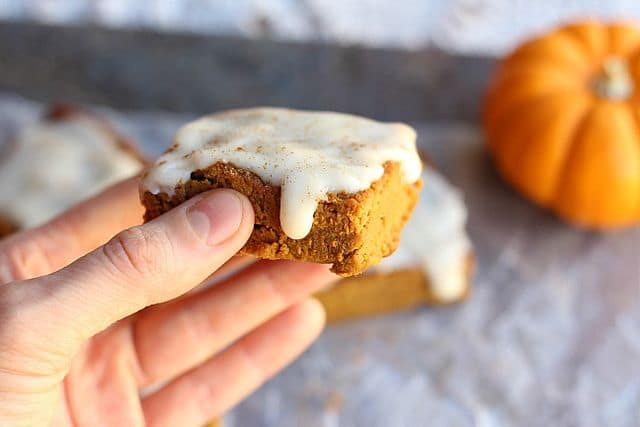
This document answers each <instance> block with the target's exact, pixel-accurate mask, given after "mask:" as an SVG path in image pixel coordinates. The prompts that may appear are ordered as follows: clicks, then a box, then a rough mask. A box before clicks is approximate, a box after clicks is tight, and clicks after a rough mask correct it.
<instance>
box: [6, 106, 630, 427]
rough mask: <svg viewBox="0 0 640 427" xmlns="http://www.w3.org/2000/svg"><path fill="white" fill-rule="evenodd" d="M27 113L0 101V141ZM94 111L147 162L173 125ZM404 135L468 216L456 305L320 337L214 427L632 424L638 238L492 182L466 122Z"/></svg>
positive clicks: (166, 119) (32, 115)
mask: <svg viewBox="0 0 640 427" xmlns="http://www.w3.org/2000/svg"><path fill="white" fill-rule="evenodd" d="M39 109H40V108H39V106H38V105H36V104H34V103H30V102H27V101H24V100H21V99H19V98H15V97H11V96H3V97H0V132H1V133H0V135H2V137H3V138H4V137H6V136H7V135H8V134H10V133H11V132H12V131H15V129H17V128H18V127H19V126H21V125H23V124H25V123H28V122H29V121H31V120H35V119H36V117H37V114H38V112H39ZM104 112H105V113H106V114H107V116H108V117H109V118H111V119H112V120H114V121H115V122H116V124H117V125H118V126H119V127H120V128H121V129H123V130H125V131H126V132H127V133H128V134H129V135H130V136H132V137H135V138H136V139H137V140H138V141H140V143H141V144H142V145H143V146H144V148H145V149H146V151H147V152H148V153H151V154H158V153H159V152H161V151H162V150H163V149H164V148H165V147H166V146H167V145H168V144H169V141H170V139H171V135H172V133H173V132H174V131H175V129H176V128H177V127H178V126H179V125H180V124H181V123H183V122H184V121H185V120H186V119H187V118H188V117H187V116H177V115H173V114H160V113H128V114H126V115H125V114H118V113H115V112H111V111H104ZM417 128H418V131H419V135H420V139H421V141H420V142H421V144H423V145H424V147H427V148H428V150H429V152H430V153H431V155H432V157H433V159H434V161H435V163H436V164H437V165H438V167H439V168H440V169H441V171H442V172H443V174H444V175H446V176H447V177H448V178H449V179H450V180H451V181H452V182H453V183H454V184H456V185H458V186H459V187H460V188H461V189H462V191H463V192H464V194H465V198H466V200H467V203H468V205H469V208H470V218H469V231H470V234H471V237H472V239H473V241H474V244H475V247H476V251H477V254H476V255H477V261H478V265H477V274H476V278H475V287H474V291H473V295H472V297H471V299H470V300H469V301H468V302H466V303H464V304H462V305H459V306H456V307H445V308H426V307H425V308H422V309H418V310H414V311H410V312H405V313H398V314H393V315H387V316H382V317H378V318H375V319H366V320H359V321H353V322H350V323H345V324H341V325H336V326H331V327H329V328H328V329H327V331H326V332H325V333H324V335H323V336H322V337H321V338H320V340H319V341H318V342H317V343H316V344H315V345H314V346H313V347H312V348H311V349H310V350H309V351H307V352H306V353H305V354H304V355H303V356H302V357H301V358H300V359H299V360H298V361H297V362H296V363H295V364H293V365H292V366H291V367H289V368H288V369H287V370H286V371H284V372H283V373H282V374H281V375H279V376H277V377H276V378H275V379H273V380H271V381H270V382H269V383H267V384H266V385H265V386H264V387H262V389H261V390H259V391H258V392H257V393H256V394H254V395H253V396H252V397H250V398H249V399H248V400H247V401H246V402H244V403H242V404H241V405H239V407H238V408H236V409H235V410H234V411H233V412H232V413H230V414H228V415H227V417H226V421H227V425H228V426H234V427H244V426H268V427H271V426H273V427H289V426H291V427H293V426H305V427H314V426H318V427H319V426H322V427H333V426H363V427H377V426H380V427H390V426H392V427H395V426H398V427H402V426H406V427H414V426H431V427H440V426H442V427H456V426H469V427H471V426H476V427H507V426H532V427H533V426H536V427H537V426H567V427H574V426H584V427H591V426H607V427H609V426H611V427H637V426H638V425H640V228H637V227H636V228H631V229H626V230H621V231H618V232H612V233H609V234H599V233H594V232H588V231H581V230H578V229H574V228H572V227H571V226H568V225H565V224H563V223H561V222H560V221H559V220H557V219H555V218H554V217H553V216H551V215H549V214H547V213H545V212H544V211H542V210H540V209H538V208H535V207H533V206H532V205H531V204H529V203H528V202H525V201H524V200H523V199H521V198H520V197H518V196H517V195H516V194H515V193H514V192H512V191H511V190H509V189H508V188H507V187H505V186H504V185H503V184H502V183H501V181H500V180H499V179H498V178H497V176H496V174H495V173H494V172H493V170H492V168H491V165H490V162H489V160H488V158H487V156H486V154H485V152H484V150H483V147H482V139H481V136H480V134H479V132H478V130H477V129H476V128H475V127H474V126H471V125H466V124H460V123H458V124H455V123H450V124H440V125H434V124H417Z"/></svg>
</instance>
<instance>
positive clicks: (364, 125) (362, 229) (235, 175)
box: [141, 108, 422, 276]
mask: <svg viewBox="0 0 640 427" xmlns="http://www.w3.org/2000/svg"><path fill="white" fill-rule="evenodd" d="M421 169H422V166H421V161H420V158H419V156H418V153H417V151H416V147H415V132H414V131H413V129H411V128H410V127H409V126H407V125H403V124H386V123H380V122H376V121H373V120H369V119H366V118H363V117H357V116H352V115H347V114H338V113H329V112H307V111H295V110H288V109H279V108H256V109H247V110H235V111H230V112H226V113H221V114H215V115H212V116H208V117H205V118H202V119H199V120H197V121H195V122H193V123H190V124H187V125H186V126H185V127H183V128H182V129H181V130H180V131H178V133H177V135H176V138H175V141H174V144H173V145H172V146H171V147H170V148H169V150H168V151H167V153H165V154H164V155H163V156H162V157H161V158H160V159H159V160H158V161H157V162H156V164H155V166H154V167H152V168H151V169H150V170H149V171H148V173H147V174H146V175H145V176H144V177H143V179H142V181H141V197H142V202H143V204H144V206H145V207H146V214H145V220H147V221H148V220H151V219H153V218H155V217H156V216H158V215H160V214H162V213H163V212H166V211H167V210H169V209H171V208H173V207H175V206H177V205H179V204H180V203H182V202H184V201H185V200H187V199H189V198H191V197H193V196H195V195H196V194H199V193H201V192H203V191H207V190H210V189H214V188H233V189H235V190H237V191H239V192H241V193H243V194H245V195H246V196H247V197H248V198H249V200H250V201H251V203H252V204H253V207H254V211H255V214H256V216H255V218H256V223H255V228H254V232H253V233H252V235H251V237H250V238H249V241H248V242H247V244H246V246H245V247H244V248H243V249H242V251H241V253H244V254H250V255H254V256H257V257H260V258H266V259H294V260H303V261H310V262H318V263H325V264H333V266H332V271H334V272H335V273H337V274H340V275H343V276H351V275H354V274H358V273H361V272H362V271H364V270H365V269H366V268H367V267H369V266H372V265H375V264H377V263H379V262H380V260H381V259H382V258H383V257H385V256H387V255H390V254H391V253H392V252H393V251H394V250H395V249H396V247H397V245H398V241H399V238H400V233H401V231H402V228H403V226H404V224H405V223H406V222H407V221H408V219H409V217H410V215H411V212H412V210H413V208H414V206H415V204H416V202H417V199H418V194H419V191H420V187H421V185H422V181H421V179H420V173H421Z"/></svg>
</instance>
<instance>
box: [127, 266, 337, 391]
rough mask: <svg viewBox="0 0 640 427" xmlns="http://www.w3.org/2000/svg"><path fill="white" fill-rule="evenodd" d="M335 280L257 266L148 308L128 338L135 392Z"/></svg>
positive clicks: (320, 271) (298, 269)
mask: <svg viewBox="0 0 640 427" xmlns="http://www.w3.org/2000/svg"><path fill="white" fill-rule="evenodd" d="M336 278H337V276H335V275H334V274H332V273H331V272H329V269H328V266H325V265H320V264H310V263H303V262H295V261H259V262H257V263H255V264H254V265H252V266H251V267H249V268H246V269H245V270H242V271H241V272H240V273H238V274H235V275H233V276H231V277H229V278H228V279H226V280H225V281H223V282H221V283H219V284H217V285H216V286H215V287H212V288H209V289H205V290H203V291H200V292H197V293H193V294H190V295H188V296H185V297H183V298H181V299H180V300H176V301H172V302H168V303H166V304H163V305H161V306H157V307H150V309H148V310H146V311H144V312H142V313H140V315H139V316H137V317H136V319H135V320H134V321H133V322H131V326H130V327H131V328H132V333H131V334H128V336H130V337H132V340H131V342H130V345H131V349H130V351H131V352H133V353H134V356H135V357H133V358H132V359H133V360H136V361H137V365H138V371H139V372H140V375H139V381H140V387H145V386H148V385H150V384H154V383H157V382H160V381H166V380H168V379H170V378H173V377H174V376H175V375H177V374H180V373H182V372H184V371H186V370H188V369H190V368H192V367H194V366H196V365H198V364H200V363H202V362H203V361H204V360H206V359H208V358H209V357H211V356H212V355H213V354H215V353H217V352H219V351H220V350H222V349H224V348H226V347H227V346H228V345H229V344H231V343H232V342H233V341H235V340H236V339H238V338H239V337H241V336H243V335H245V334H246V333H247V332H249V331H251V330H253V329H255V328H256V327H258V326H259V325H260V324H262V323H264V322H265V321H267V320H268V319H270V318H271V317H273V316H275V315H276V314H277V313H279V312H281V311H283V310H284V309H286V308H287V307H289V306H290V305H292V304H294V303H296V302H299V301H300V300H302V299H304V298H306V297H308V296H309V295H311V294H312V293H314V292H316V291H318V290H319V289H321V288H323V287H324V286H326V285H327V284H328V283H330V282H332V281H334V280H336Z"/></svg>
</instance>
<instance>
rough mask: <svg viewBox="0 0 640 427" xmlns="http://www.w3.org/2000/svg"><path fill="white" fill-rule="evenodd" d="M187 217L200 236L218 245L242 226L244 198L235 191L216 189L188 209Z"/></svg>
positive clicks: (208, 242)
mask: <svg viewBox="0 0 640 427" xmlns="http://www.w3.org/2000/svg"><path fill="white" fill-rule="evenodd" d="M187 218H188V220H189V224H190V225H191V228H192V229H193V231H194V232H195V233H196V234H197V235H198V236H200V237H202V238H203V239H204V240H205V241H206V242H207V244H208V245H212V246H213V245H217V244H220V243H222V242H224V241H225V240H227V239H229V238H230V237H232V236H233V235H234V234H235V233H236V232H237V231H238V229H239V228H240V224H241V223H242V200H240V198H239V197H238V195H237V194H236V193H235V192H233V191H224V190H218V191H214V192H212V193H211V194H208V195H206V196H204V197H203V198H202V199H200V200H198V202H197V203H196V204H195V205H193V206H191V207H190V208H189V209H187Z"/></svg>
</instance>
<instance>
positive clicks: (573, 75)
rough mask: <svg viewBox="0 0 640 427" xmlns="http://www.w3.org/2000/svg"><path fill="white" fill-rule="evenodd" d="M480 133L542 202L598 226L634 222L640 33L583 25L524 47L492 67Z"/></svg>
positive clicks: (638, 195)
mask: <svg viewBox="0 0 640 427" xmlns="http://www.w3.org/2000/svg"><path fill="white" fill-rule="evenodd" d="M484 128H485V132H486V137H487V143H488V146H489V150H490V152H491V154H492V157H493V158H494V160H495V164H496V166H497V168H498V170H499V171H500V173H501V175H502V176H503V177H504V179H505V180H506V181H507V182H508V183H510V184H511V185H513V186H514V187H515V188H516V189H517V190H519V191H520V192H521V193H523V194H524V195H525V196H526V197H528V198H530V199H531V200H533V201H535V202H536V203H538V204H539V205H541V206H544V207H546V208H549V209H551V210H553V211H554V212H556V213H557V214H558V215H560V216H561V217H563V218H566V219H567V220H570V221H572V222H575V223H578V224H582V225H585V226H589V227H594V228H606V227H617V226H623V225H628V224H631V223H634V222H637V221H640V29H639V28H638V27H636V26H633V25H630V24H610V25H607V24H602V23H599V22H580V23H577V24H573V25H568V26H565V27H562V28H559V29H557V30H555V31H553V32H550V33H548V34H545V35H543V36H541V37H538V38H534V39H532V40H530V41H528V42H526V43H524V44H523V45H522V46H520V47H519V48H517V49H516V50H515V51H514V52H513V53H512V54H511V55H509V56H508V57H507V58H506V59H504V61H502V63H501V64H499V66H498V69H497V71H496V75H495V78H494V80H493V82H492V84H491V86H490V88H489V92H488V95H487V98H486V104H485V108H484Z"/></svg>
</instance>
